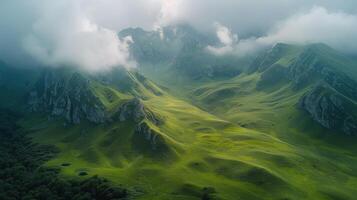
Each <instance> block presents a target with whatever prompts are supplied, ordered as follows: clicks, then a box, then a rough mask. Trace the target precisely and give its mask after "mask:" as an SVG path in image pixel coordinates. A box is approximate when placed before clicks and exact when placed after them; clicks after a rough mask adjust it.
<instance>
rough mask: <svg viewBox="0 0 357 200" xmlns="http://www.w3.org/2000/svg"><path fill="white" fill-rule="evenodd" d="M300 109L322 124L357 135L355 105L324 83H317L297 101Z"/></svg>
mask: <svg viewBox="0 0 357 200" xmlns="http://www.w3.org/2000/svg"><path fill="white" fill-rule="evenodd" d="M299 105H300V107H301V108H302V109H304V110H306V111H307V112H308V113H309V114H310V115H311V117H312V118H313V119H314V120H315V121H317V122H318V123H319V124H321V125H322V126H324V127H326V128H329V129H334V130H339V131H343V132H344V133H346V134H348V135H357V118H356V116H355V113H354V110H355V109H356V108H355V107H356V105H355V104H354V103H353V102H352V101H350V100H349V99H347V98H345V97H344V96H343V95H341V94H339V93H337V92H336V91H334V90H333V89H331V88H330V87H329V86H328V85H326V84H319V85H318V86H316V87H315V88H314V89H313V90H311V91H310V92H308V93H307V94H306V95H304V96H303V97H302V98H301V99H300V102H299Z"/></svg>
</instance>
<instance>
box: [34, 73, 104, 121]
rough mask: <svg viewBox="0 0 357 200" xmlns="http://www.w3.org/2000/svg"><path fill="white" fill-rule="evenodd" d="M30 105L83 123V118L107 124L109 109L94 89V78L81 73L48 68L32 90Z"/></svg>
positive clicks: (40, 110) (37, 109)
mask: <svg viewBox="0 0 357 200" xmlns="http://www.w3.org/2000/svg"><path fill="white" fill-rule="evenodd" d="M28 104H29V108H30V110H31V111H33V112H45V113H48V114H49V115H50V116H54V117H64V118H65V119H66V120H67V121H68V122H70V123H74V124H79V123H80V122H81V121H83V120H88V121H90V122H94V123H103V122H104V121H105V120H106V119H107V117H106V113H105V108H104V106H103V105H102V103H101V102H100V101H99V99H98V98H97V97H96V96H95V95H94V94H93V92H92V90H91V88H90V80H88V79H86V78H84V77H83V76H81V75H80V74H79V73H73V74H71V75H69V76H63V75H62V74H59V73H56V72H52V71H47V72H45V73H44V74H43V76H42V77H41V79H40V80H39V81H38V82H37V84H36V86H35V88H34V89H33V90H32V91H31V92H30V97H29V101H28Z"/></svg>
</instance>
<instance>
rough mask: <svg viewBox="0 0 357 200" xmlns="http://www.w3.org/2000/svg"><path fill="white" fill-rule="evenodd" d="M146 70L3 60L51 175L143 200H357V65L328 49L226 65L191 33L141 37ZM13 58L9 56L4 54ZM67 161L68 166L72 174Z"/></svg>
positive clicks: (1, 73)
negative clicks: (101, 180) (110, 186)
mask: <svg viewBox="0 0 357 200" xmlns="http://www.w3.org/2000/svg"><path fill="white" fill-rule="evenodd" d="M118 35H119V36H120V37H126V36H131V37H132V39H133V41H134V42H133V44H131V46H130V51H131V55H132V56H133V58H134V59H135V60H136V61H137V62H138V67H137V68H135V69H124V68H115V69H113V70H111V71H106V72H100V73H89V72H85V71H81V70H76V69H74V68H72V67H70V66H63V67H60V68H41V67H39V68H36V69H28V68H24V67H16V66H15V67H14V66H9V65H7V64H6V63H4V62H0V90H1V91H2V92H1V94H0V103H1V107H2V108H5V109H11V110H15V111H17V112H20V113H22V117H21V119H20V120H19V121H18V122H17V123H18V124H19V125H20V126H21V127H22V128H23V129H24V130H26V131H27V132H28V134H29V135H30V136H31V138H32V139H33V141H34V142H37V143H40V144H46V145H53V146H56V147H57V148H58V149H59V154H58V155H57V156H56V157H54V158H53V159H51V160H49V161H48V162H47V163H46V166H50V167H60V168H61V175H63V177H77V178H78V179H81V178H82V177H79V176H78V175H79V174H81V173H83V172H85V173H86V174H88V175H99V176H102V177H105V178H107V179H108V180H110V181H112V182H113V183H114V184H117V185H124V186H125V187H127V188H129V191H130V192H129V193H130V194H131V195H132V198H134V199H185V200H186V199H192V200H194V199H281V200H283V199H284V200H288V199H291V200H292V199H331V200H332V199H346V200H347V199H354V198H355V196H356V195H357V190H356V185H357V156H356V155H357V154H356V153H357V149H356V145H355V144H356V142H357V138H356V136H357V60H356V59H355V58H354V57H352V56H350V55H345V54H343V53H340V52H338V51H336V50H334V49H332V48H331V47H329V46H327V45H325V44H307V45H295V44H285V43H277V44H275V45H274V46H273V47H270V48H267V49H263V50H261V51H258V52H257V53H256V54H255V55H252V56H248V57H244V58H242V57H238V56H235V55H234V54H229V55H221V56H215V55H212V54H211V53H210V52H208V51H207V49H206V47H207V46H208V45H219V41H217V39H215V37H214V36H211V35H206V34H203V33H200V32H198V31H197V30H195V29H193V28H192V27H190V26H188V25H177V26H168V27H165V28H163V29H162V30H161V32H159V31H145V30H143V29H141V28H130V29H126V30H123V31H121V32H120V33H119V34H118ZM0 57H1V55H0ZM64 164H65V165H64Z"/></svg>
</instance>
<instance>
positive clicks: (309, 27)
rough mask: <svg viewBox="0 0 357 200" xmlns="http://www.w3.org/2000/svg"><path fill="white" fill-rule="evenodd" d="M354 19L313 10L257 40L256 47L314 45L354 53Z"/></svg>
mask: <svg viewBox="0 0 357 200" xmlns="http://www.w3.org/2000/svg"><path fill="white" fill-rule="evenodd" d="M356 41H357V15H352V14H347V13H343V12H330V11H328V10H327V9H326V8H323V7H314V8H313V9H311V10H310V11H309V12H307V13H302V14H298V15H295V16H292V17H290V18H288V19H287V20H286V21H284V22H281V23H280V24H278V25H277V26H276V28H275V29H273V30H272V31H271V32H270V34H268V35H267V36H265V37H261V38H259V39H258V40H257V42H259V43H267V44H269V43H276V42H287V43H298V44H306V43H316V42H323V43H326V44H328V45H330V46H332V47H334V48H336V49H338V50H341V51H344V52H348V53H353V52H354V53H356V52H357V43H356Z"/></svg>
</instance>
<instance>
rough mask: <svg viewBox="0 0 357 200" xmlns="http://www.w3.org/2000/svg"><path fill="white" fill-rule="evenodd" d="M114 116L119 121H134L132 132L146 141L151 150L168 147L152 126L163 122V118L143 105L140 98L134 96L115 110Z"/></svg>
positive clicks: (160, 149)
mask: <svg viewBox="0 0 357 200" xmlns="http://www.w3.org/2000/svg"><path fill="white" fill-rule="evenodd" d="M116 118H117V119H118V120H119V121H121V122H124V121H127V120H132V121H134V122H135V124H136V125H135V130H134V131H135V132H134V133H135V134H136V135H138V136H140V138H144V139H145V140H146V141H148V142H149V145H150V147H151V149H152V150H153V151H162V150H164V149H166V150H167V149H168V147H167V145H166V144H165V141H164V138H163V137H162V136H161V134H160V133H159V132H157V131H156V130H154V129H153V128H152V126H159V125H161V124H162V123H164V119H163V118H162V117H161V116H157V115H156V114H155V113H154V112H152V111H151V110H150V109H148V108H147V107H145V105H144V104H143V103H142V101H141V100H140V99H138V98H134V99H132V100H130V101H128V102H126V103H124V104H123V105H122V106H121V107H120V108H119V110H118V111H117V113H116ZM150 124H153V125H152V126H150Z"/></svg>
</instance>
